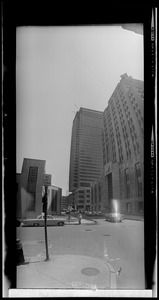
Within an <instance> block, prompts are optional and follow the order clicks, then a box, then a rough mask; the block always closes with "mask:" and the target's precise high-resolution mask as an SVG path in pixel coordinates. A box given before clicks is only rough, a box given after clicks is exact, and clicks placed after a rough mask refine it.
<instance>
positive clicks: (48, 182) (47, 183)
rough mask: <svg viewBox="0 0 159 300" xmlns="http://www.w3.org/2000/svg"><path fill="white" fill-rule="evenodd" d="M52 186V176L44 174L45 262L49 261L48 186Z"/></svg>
mask: <svg viewBox="0 0 159 300" xmlns="http://www.w3.org/2000/svg"><path fill="white" fill-rule="evenodd" d="M50 185H51V175H46V174H44V187H45V194H44V197H43V198H42V203H43V212H44V229H45V247H46V259H45V261H48V260H49V252H48V240H47V193H48V186H50Z"/></svg>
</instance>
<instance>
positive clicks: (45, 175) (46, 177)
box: [43, 174, 51, 186]
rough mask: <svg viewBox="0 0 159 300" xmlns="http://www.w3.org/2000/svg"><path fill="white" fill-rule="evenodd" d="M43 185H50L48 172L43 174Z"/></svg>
mask: <svg viewBox="0 0 159 300" xmlns="http://www.w3.org/2000/svg"><path fill="white" fill-rule="evenodd" d="M43 185H44V186H50V185H51V175H50V174H44V180H43Z"/></svg>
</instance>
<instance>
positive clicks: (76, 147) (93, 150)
mask: <svg viewBox="0 0 159 300" xmlns="http://www.w3.org/2000/svg"><path fill="white" fill-rule="evenodd" d="M102 129H103V113H102V112H100V111H96V110H91V109H87V108H80V110H79V111H78V112H77V113H76V116H75V118H74V121H73V127H72V139H71V152H70V173H69V191H70V192H73V193H74V197H75V199H74V200H75V205H76V207H77V209H81V210H86V207H87V209H89V208H90V201H89V199H88V195H87V190H90V186H91V184H92V182H95V181H96V180H97V179H98V178H99V177H101V175H102V172H103V155H102V151H103V150H102ZM82 191H83V192H82ZM82 193H83V194H82ZM83 195H84V198H83ZM88 201H89V203H87V202H88Z"/></svg>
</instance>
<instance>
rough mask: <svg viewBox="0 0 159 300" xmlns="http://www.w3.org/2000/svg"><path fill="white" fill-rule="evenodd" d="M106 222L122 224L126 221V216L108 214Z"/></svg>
mask: <svg viewBox="0 0 159 300" xmlns="http://www.w3.org/2000/svg"><path fill="white" fill-rule="evenodd" d="M105 218H106V221H108V222H115V223H117V222H122V220H123V219H124V215H122V214H120V213H108V214H106V216H105Z"/></svg>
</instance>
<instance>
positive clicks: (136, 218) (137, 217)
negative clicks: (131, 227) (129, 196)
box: [124, 215, 144, 221]
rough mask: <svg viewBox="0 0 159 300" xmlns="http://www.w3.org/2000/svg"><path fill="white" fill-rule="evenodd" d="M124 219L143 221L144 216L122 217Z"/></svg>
mask: <svg viewBox="0 0 159 300" xmlns="http://www.w3.org/2000/svg"><path fill="white" fill-rule="evenodd" d="M124 218H125V219H128V220H136V221H144V216H141V215H124Z"/></svg>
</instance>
